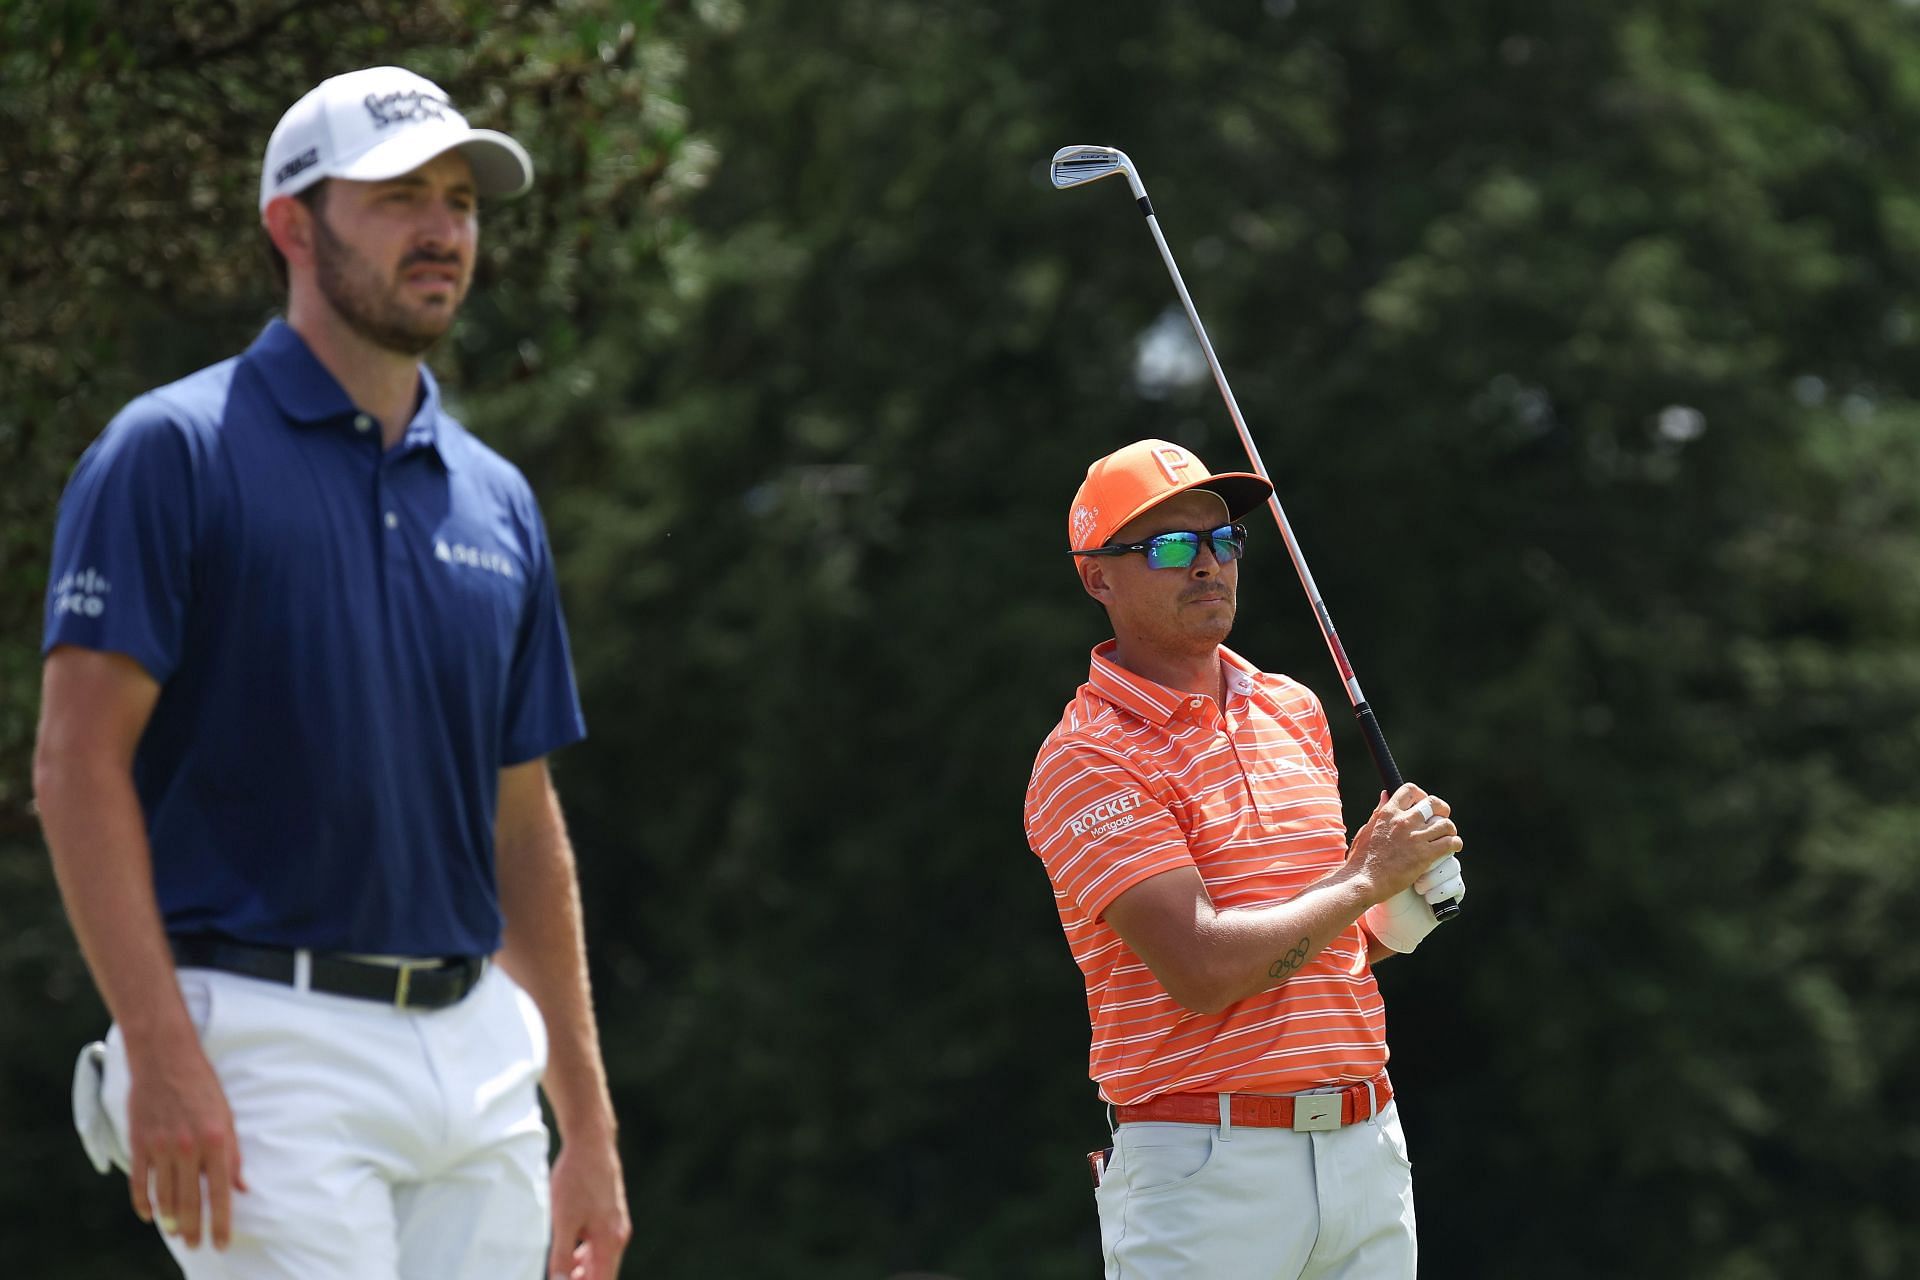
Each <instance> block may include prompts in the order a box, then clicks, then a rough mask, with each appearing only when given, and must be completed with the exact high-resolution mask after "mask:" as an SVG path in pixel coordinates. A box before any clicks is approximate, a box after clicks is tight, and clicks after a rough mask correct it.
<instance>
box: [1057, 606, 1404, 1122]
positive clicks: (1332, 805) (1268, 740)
mask: <svg viewBox="0 0 1920 1280" xmlns="http://www.w3.org/2000/svg"><path fill="white" fill-rule="evenodd" d="M1112 647H1113V642H1112V641H1108V642H1107V643H1106V644H1104V645H1102V646H1100V647H1099V648H1097V649H1095V650H1094V651H1093V659H1092V669H1091V672H1090V674H1089V676H1088V679H1087V683H1086V684H1084V685H1082V686H1080V689H1079V692H1078V693H1077V694H1076V696H1075V697H1074V700H1073V701H1072V702H1071V703H1069V704H1068V705H1067V709H1066V712H1065V714H1063V715H1062V716H1061V718H1060V723H1059V725H1058V726H1056V727H1055V728H1054V730H1053V732H1052V733H1050V734H1048V735H1047V739H1046V741H1045V742H1044V743H1043V744H1042V745H1041V747H1040V754H1039V756H1038V758H1037V759H1036V760H1035V761H1034V766H1033V774H1032V777H1031V778H1030V779H1029V781H1028V783H1027V803H1026V825H1027V842H1028V843H1029V844H1030V845H1031V846H1032V847H1033V851H1034V852H1035V853H1036V854H1038V855H1039V856H1040V860H1041V862H1043V863H1044V864H1045V865H1046V868H1047V875H1048V877H1049V878H1050V879H1051V880H1052V881H1053V896H1054V905H1055V906H1056V907H1058V909H1059V911H1060V922H1061V924H1062V925H1063V926H1064V927H1065V929H1066V934H1067V942H1068V945H1069V946H1070V947H1071V948H1072V950H1073V958H1074V960H1075V961H1076V962H1077V963H1078V964H1079V965H1080V970H1081V973H1082V974H1083V975H1084V976H1085V978H1086V982H1087V1014H1088V1017H1089V1019H1090V1021H1091V1022H1092V1025H1093V1051H1092V1057H1091V1063H1090V1067H1089V1073H1090V1074H1091V1075H1092V1077H1093V1079H1094V1080H1096V1081H1098V1082H1099V1085H1100V1094H1101V1097H1103V1098H1105V1099H1106V1100H1107V1101H1108V1102H1115V1103H1137V1102H1144V1101H1146V1100H1147V1099H1149V1098H1154V1097H1157V1096H1159V1095H1160V1094H1163V1093H1190V1092H1204V1093H1211V1092H1222V1091H1232V1092H1238V1093H1291V1092H1296V1091H1299V1090H1303V1089H1313V1088H1319V1087H1322V1086H1326V1085H1335V1084H1349V1083H1354V1082H1358V1081H1362V1080H1370V1079H1372V1078H1373V1077H1374V1076H1376V1075H1378V1074H1379V1073H1380V1070H1381V1068H1382V1067H1384V1066H1385V1065H1386V1060H1387V1044H1386V1010H1385V1008H1384V1006H1383V1005H1382V1003H1381V1000H1380V990H1379V988H1378V987H1377V986H1376V985H1375V984H1374V980H1373V972H1372V970H1371V969H1370V968H1369V967H1367V966H1366V965H1365V964H1363V963H1360V962H1359V956H1360V954H1361V953H1363V952H1364V950H1365V946H1366V943H1365V939H1364V936H1363V935H1362V933H1361V932H1360V928H1359V926H1358V925H1357V924H1356V925H1355V926H1354V927H1352V928H1350V929H1348V930H1347V931H1346V933H1344V934H1343V935H1341V936H1340V937H1339V938H1338V939H1336V940H1335V941H1334V942H1333V943H1332V944H1331V945H1329V946H1328V947H1327V948H1326V949H1325V950H1323V951H1322V952H1321V953H1320V954H1319V955H1318V956H1316V957H1314V960H1313V962H1312V963H1311V964H1309V965H1307V966H1306V968H1304V969H1302V970H1301V971H1300V972H1298V973H1297V974H1295V975H1294V976H1293V977H1292V978H1290V979H1288V980H1287V981H1286V982H1283V983H1281V984H1279V985H1278V986H1275V987H1270V988H1268V989H1267V990H1265V991H1263V992H1260V993H1259V994H1257V995H1253V996H1250V997H1248V998H1247V999H1245V1000H1241V1001H1238V1002H1236V1003H1235V1004H1232V1005H1229V1006H1228V1007H1227V1008H1226V1009H1224V1010H1223V1011H1221V1012H1220V1013H1217V1014H1200V1013H1194V1012H1192V1011H1190V1010H1188V1009H1185V1008H1183V1007H1182V1006H1181V1005H1179V1004H1177V1003H1176V1002H1175V1001H1174V999H1173V997H1171V996H1169V995H1168V994H1167V992H1166V989H1165V988H1164V987H1162V986H1161V985H1160V983H1159V981H1158V980H1157V979H1156V978H1155V977H1154V976H1153V973H1152V971H1151V970H1149V969H1148V968H1147V966H1146V965H1145V964H1144V963H1143V962H1142V961H1141V960H1140V958H1139V957H1138V956H1136V955H1135V954H1134V953H1133V952H1132V951H1131V950H1130V949H1129V948H1128V947H1127V945H1126V943H1124V942H1123V941H1121V938H1120V935H1119V934H1117V933H1115V932H1114V931H1113V929H1112V928H1111V927H1110V926H1108V924H1107V923H1106V921H1105V919H1104V917H1103V913H1104V912H1105V911H1106V909H1107V907H1108V905H1109V904H1111V903H1112V902H1113V900H1114V899H1115V898H1117V897H1119V896H1120V895H1121V894H1122V893H1125V892H1126V891H1127V890H1128V889H1130V888H1132V887H1133V886H1134V885H1136V884H1139V883H1140V882H1141V881H1143V880H1146V879H1148V878H1150V877H1152V876H1156V875H1159V874H1161V873H1162V872H1166V871H1171V870H1175V869H1178V868H1181V867H1187V866H1192V867H1195V868H1197V869H1198V870H1199V872H1200V876H1201V879H1202V880H1204V881H1205V883H1206V886H1207V892H1208V894H1209V895H1210V896H1211V897H1212V899H1213V903H1214V905H1215V906H1216V907H1218V908H1220V909H1223V910H1224V909H1227V908H1231V907H1249V906H1264V905H1270V904H1273V903H1278V902H1285V901H1287V900H1289V899H1291V898H1293V897H1294V896H1296V895H1297V894H1299V893H1300V892H1301V891H1302V890H1304V889H1305V888H1307V887H1308V886H1309V885H1311V884H1312V883H1313V882H1314V881H1316V880H1318V879H1320V877H1322V876H1323V875H1325V874H1326V873H1327V872H1328V871H1330V870H1332V869H1333V868H1335V867H1338V866H1339V865H1340V864H1341V863H1342V862H1343V861H1345V859H1346V853H1347V838H1346V827H1345V823H1344V821H1343V819H1342V816H1341V811H1340V792H1339V785H1338V783H1339V776H1338V774H1337V773H1336V771H1335V769H1334V763H1333V741H1332V738H1331V737H1330V735H1329V734H1328V731H1327V719H1326V714H1325V712H1323V711H1322V710H1321V707H1320V702H1319V699H1317V698H1315V697H1314V696H1313V694H1312V692H1310V691H1309V690H1308V689H1307V688H1306V687H1305V686H1303V685H1300V684H1297V683H1295V682H1294V681H1292V680H1290V679H1288V678H1287V677H1285V676H1281V675H1268V674H1264V673H1262V672H1260V671H1257V670H1255V669H1254V668H1253V667H1252V666H1251V665H1250V664H1249V663H1247V661H1246V660H1245V659H1243V658H1241V657H1240V656H1239V655H1238V654H1236V653H1234V652H1232V651H1231V650H1229V649H1227V648H1226V647H1225V646H1222V647H1221V650H1220V655H1221V659H1222V661H1223V662H1224V663H1225V665H1226V670H1227V677H1228V690H1229V692H1228V696H1227V702H1226V706H1225V708H1224V709H1223V708H1221V707H1220V706H1219V705H1217V704H1216V703H1215V701H1214V700H1213V699H1212V698H1207V697H1195V696H1194V695H1191V694H1187V693H1183V692H1180V691H1179V690H1175V689H1169V688H1167V687H1166V686H1164V685H1160V684H1156V683H1154V682H1153V681H1151V680H1147V679H1145V678H1144V677H1141V676H1137V675H1134V674H1133V673H1131V672H1129V671H1126V670H1124V669H1123V668H1121V667H1120V666H1118V665H1117V664H1115V663H1114V662H1113V661H1112V660H1111V659H1110V658H1109V656H1108V654H1110V652H1111V650H1112ZM1356 966H1357V967H1358V969H1359V972H1358V973H1355V972H1353V970H1354V969H1355V968H1356Z"/></svg>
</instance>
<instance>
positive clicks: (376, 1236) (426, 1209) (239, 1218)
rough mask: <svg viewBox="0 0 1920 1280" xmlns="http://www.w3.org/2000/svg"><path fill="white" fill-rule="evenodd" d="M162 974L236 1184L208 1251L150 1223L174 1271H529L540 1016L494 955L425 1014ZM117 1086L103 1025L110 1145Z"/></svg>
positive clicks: (414, 1277)
mask: <svg viewBox="0 0 1920 1280" xmlns="http://www.w3.org/2000/svg"><path fill="white" fill-rule="evenodd" d="M180 988H181V993H182V994H183V995H184V996H185V997H186V1000H187V1008H188V1010H189V1012H191V1013H192V1015H193V1018H194V1021H195V1023H196V1025H198V1026H199V1028H200V1038H201V1042H202V1044H203V1045H204V1046H205V1048H206V1051H207V1057H208V1059H209V1060H210V1061H211V1062H212V1063H213V1068H214V1071H215V1072H216V1073H217V1074H218V1075H219V1077H220V1083H221V1085H222V1086H223V1087H224V1088H225V1090H226V1095H227V1102H228V1105H229V1106H231V1107H232V1109H233V1122H234V1129H235V1131H236V1132H237V1133H238V1135H239V1139H240V1156H241V1172H242V1175H243V1176H244V1177H245V1179H246V1182H247V1186H248V1188H249V1190H247V1191H246V1192H244V1193H242V1192H236V1193H235V1194H234V1197H233V1243H232V1245H231V1247H229V1248H228V1249H227V1250H225V1251H224V1252H219V1251H216V1250H215V1249H214V1248H213V1246H212V1244H211V1242H210V1239H209V1238H208V1237H206V1236H204V1235H203V1237H202V1242H201V1244H200V1247H199V1248H197V1249H188V1248H187V1247H186V1246H185V1245H184V1244H182V1243H181V1241H180V1239H179V1237H177V1236H166V1237H165V1239H166V1243H167V1248H168V1249H170V1250H171V1251H172V1252H173V1256H174V1259H175V1261H177V1262H178V1263H179V1264H180V1267H181V1269H182V1270H183V1271H184V1272H185V1273H186V1275H187V1277H188V1280H520V1278H524V1280H535V1278H536V1277H540V1276H543V1275H544V1274H545V1271H544V1267H545V1261H546V1252H547V1238H548V1233H549V1221H548V1191H547V1131H546V1126H545V1125H544V1123H543V1122H542V1121H541V1118H540V1104H539V1099H538V1096H537V1093H536V1089H537V1086H538V1083H539V1080H540V1076H541V1073H542V1072H543V1071H544V1070H545V1069H546V1062H547V1035H546V1028H545V1026H544V1024H543V1023H542V1022H541V1019H540V1014H539V1011H538V1010H537V1009H536V1008H535V1006H534V1003H533V1001H532V999H530V998H529V997H528V996H527V994H526V992H524V991H522V990H521V989H520V987H519V986H518V985H517V984H515V983H514V982H513V980H512V979H511V978H509V977H508V976H507V975H506V974H505V973H503V972H502V971H501V970H500V969H499V968H498V967H497V966H493V967H489V969H488V971H487V973H486V974H485V975H484V976H483V977H482V978H481V980H480V983H479V985H478V986H476V987H475V988H474V990H473V991H472V992H471V993H469V994H468V996H467V998H466V999H465V1000H462V1001H461V1002H460V1003H458V1004H456V1005H453V1006H451V1007H450V1008H446V1009H439V1010H428V1011H420V1010H399V1009H394V1008H392V1007H390V1006H387V1005H381V1004H376V1003H374V1002H372V1001H368V1000H355V999H349V998H347V997H344V996H331V995H322V994H318V993H315V992H307V991H297V990H295V989H294V988H292V987H285V986H279V985H276V984H274V983H270V982H262V981H258V980H256V979H252V978H243V977H238V976H236V975H233V974H229V973H221V972H215V971H212V970H206V969H182V970H181V971H180ZM127 1089H128V1079H127V1058H126V1049H125V1046H124V1044H123V1043H122V1041H121V1038H120V1034H119V1029H118V1028H117V1027H116V1028H115V1029H114V1030H113V1031H112V1032H110V1033H109V1035H108V1037H107V1052H106V1062H105V1067H104V1075H103V1079H102V1083H101V1100H102V1102H103V1103H104V1105H105V1108H106V1113H107V1115H108V1117H109V1118H110V1119H111V1121H112V1123H113V1126H114V1128H115V1129H116V1130H117V1135H116V1136H117V1138H118V1141H119V1145H120V1147H121V1149H122V1150H123V1151H124V1149H125V1145H126V1133H127Z"/></svg>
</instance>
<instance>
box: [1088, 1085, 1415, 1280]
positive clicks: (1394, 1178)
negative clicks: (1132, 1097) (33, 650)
mask: <svg viewBox="0 0 1920 1280" xmlns="http://www.w3.org/2000/svg"><path fill="white" fill-rule="evenodd" d="M1113 1138H1114V1145H1113V1156H1112V1158H1111V1159H1110V1160H1109V1161H1108V1163H1107V1168H1106V1172H1105V1174H1104V1175H1103V1176H1102V1178H1101V1180H1100V1185H1099V1187H1098V1189H1097V1190H1096V1191H1095V1192H1094V1202H1095V1204H1096V1205H1097V1206H1098V1207H1099V1210H1100V1244H1101V1249H1102V1251H1103V1252H1104V1253H1105V1255H1106V1275H1107V1280H1413V1276H1414V1270H1415V1265H1416V1260H1417V1256H1418V1251H1417V1246H1416V1241H1415V1238H1414V1225H1413V1166H1412V1164H1411V1162H1410V1161H1409V1160H1408V1158H1407V1139H1406V1135H1405V1134H1404V1133H1402V1132H1401V1129H1400V1112H1399V1109H1398V1108H1397V1107H1396V1106H1395V1105H1394V1104H1393V1103H1391V1102H1389V1103H1388V1104H1387V1105H1386V1106H1385V1107H1383V1108H1381V1110H1380V1114H1379V1115H1378V1116H1376V1117H1375V1118H1374V1120H1373V1121H1371V1122H1369V1121H1366V1120H1362V1121H1360V1122H1359V1123H1357V1124H1350V1125H1347V1126H1346V1127H1345V1128H1341V1129H1330V1130H1327V1131H1325V1132H1320V1133H1295V1132H1294V1131H1293V1130H1291V1129H1255V1128H1249V1127H1247V1126H1246V1125H1233V1126H1230V1127H1223V1126H1221V1125H1215V1124H1162V1123H1153V1122H1150V1123H1138V1124H1123V1125H1121V1126H1120V1127H1119V1128H1118V1129H1117V1130H1115V1131H1114V1135H1113Z"/></svg>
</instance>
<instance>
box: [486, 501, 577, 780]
mask: <svg viewBox="0 0 1920 1280" xmlns="http://www.w3.org/2000/svg"><path fill="white" fill-rule="evenodd" d="M529 537H530V541H531V543H532V546H531V548H530V550H531V552H532V555H531V562H532V565H533V572H532V573H531V575H530V576H529V582H528V592H527V603H526V609H525V612H524V614H523V615H522V617H521V619H520V629H519V633H518V635H517V636H516V638H515V643H514V652H513V664H512V666H511V667H510V669H509V671H508V674H507V705H506V731H505V733H504V734H503V735H502V736H501V753H502V757H501V761H500V763H501V765H502V767H505V766H508V765H516V764H524V763H526V762H527V761H529V760H534V759H537V758H539V757H540V756H544V755H546V754H548V753H549V752H552V751H557V750H559V749H560V748H561V747H565V746H569V745H571V744H573V743H575V742H578V741H580V739H582V738H584V737H586V736H587V722H586V717H585V716H584V715H583V714H582V713H581V710H580V691H579V689H578V688H576V687H575V685H574V680H573V655H572V651H571V649H570V648H569V647H568V644H567V623H566V619H565V618H564V617H563V616H562V615H561V612H560V588H559V584H558V583H557V582H556V581H555V578H554V568H553V550H552V548H551V547H549V546H548V544H547V530H546V526H545V525H544V524H543V523H542V522H541V520H540V515H539V512H538V510H537V509H536V510H535V511H534V512H533V518H532V523H531V526H530V535H529Z"/></svg>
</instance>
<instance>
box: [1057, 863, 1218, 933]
mask: <svg viewBox="0 0 1920 1280" xmlns="http://www.w3.org/2000/svg"><path fill="white" fill-rule="evenodd" d="M1194 865H1195V863H1194V861H1193V855H1192V854H1190V853H1185V852H1180V853H1169V854H1166V855H1163V856H1161V857H1158V858H1155V859H1153V860H1152V861H1149V862H1142V863H1140V864H1138V865H1137V866H1135V865H1129V866H1128V867H1127V873H1126V874H1125V875H1124V876H1120V877H1118V878H1116V880H1115V881H1114V883H1113V884H1111V885H1109V886H1108V887H1107V888H1106V889H1105V890H1103V891H1102V892H1101V894H1100V896H1099V897H1098V898H1095V899H1094V900H1092V901H1091V902H1088V903H1085V904H1084V908H1085V910H1086V913H1087V919H1089V920H1099V919H1101V918H1102V917H1103V916H1105V915H1106V914H1107V908H1108V907H1110V906H1112V905H1113V904H1114V902H1115V900H1116V899H1118V898H1119V897H1120V895H1121V894H1123V893H1125V892H1126V891H1127V890H1129V889H1131V888H1133V887H1134V886H1135V885H1137V884H1139V883H1141V882H1142V881H1145V880H1151V879H1153V878H1154V877H1155V876H1157V875H1163V874H1165V873H1166V872H1168V871H1178V870H1180V868H1182V867H1191V866H1194Z"/></svg>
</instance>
